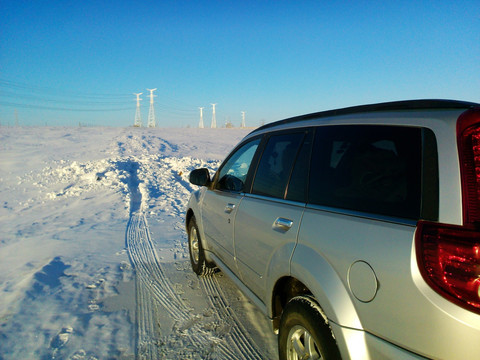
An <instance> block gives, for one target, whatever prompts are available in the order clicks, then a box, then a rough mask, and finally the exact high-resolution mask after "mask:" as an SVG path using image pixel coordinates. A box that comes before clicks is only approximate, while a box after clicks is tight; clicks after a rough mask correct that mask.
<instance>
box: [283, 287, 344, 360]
mask: <svg viewBox="0 0 480 360" xmlns="http://www.w3.org/2000/svg"><path fill="white" fill-rule="evenodd" d="M294 343H295V345H296V346H293V344H294ZM278 353H279V355H280V356H279V358H280V360H298V359H326V360H337V359H341V356H340V352H339V350H338V347H337V344H336V341H335V339H334V337H333V334H332V330H331V329H330V327H329V326H328V324H327V323H326V321H325V319H324V318H323V316H322V314H321V313H320V308H319V306H318V304H317V303H316V302H315V301H314V300H313V299H311V298H309V297H305V296H297V297H294V298H293V299H292V300H290V301H289V302H288V304H287V306H286V307H285V310H284V311H283V314H282V318H281V321H280V333H279V336H278ZM307 354H308V355H309V356H310V357H308V356H307Z"/></svg>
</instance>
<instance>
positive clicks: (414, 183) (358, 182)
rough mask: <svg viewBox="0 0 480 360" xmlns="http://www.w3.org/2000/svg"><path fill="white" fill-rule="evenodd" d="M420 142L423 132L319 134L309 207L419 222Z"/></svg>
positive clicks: (363, 129) (349, 129) (384, 129)
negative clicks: (416, 220)
mask: <svg viewBox="0 0 480 360" xmlns="http://www.w3.org/2000/svg"><path fill="white" fill-rule="evenodd" d="M421 138H422V137H421V129H419V128H408V127H398V126H373V125H364V126H325V127H319V128H317V129H316V135H315V143H314V150H313V158H312V166H311V176H310V188H309V202H311V203H313V204H318V205H325V206H330V207H336V208H344V209H351V210H356V211H361V212H368V213H374V214H381V215H387V216H395V217H403V218H410V219H418V218H419V216H420V188H421V171H420V170H421V154H422V152H421Z"/></svg>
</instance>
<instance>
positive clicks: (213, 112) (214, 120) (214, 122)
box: [210, 104, 217, 129]
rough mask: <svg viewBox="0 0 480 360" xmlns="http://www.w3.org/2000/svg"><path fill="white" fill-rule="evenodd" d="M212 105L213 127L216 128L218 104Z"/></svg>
mask: <svg viewBox="0 0 480 360" xmlns="http://www.w3.org/2000/svg"><path fill="white" fill-rule="evenodd" d="M210 105H212V125H211V128H212V129H214V128H216V127H217V119H216V118H215V105H217V104H210Z"/></svg>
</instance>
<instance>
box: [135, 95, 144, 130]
mask: <svg viewBox="0 0 480 360" xmlns="http://www.w3.org/2000/svg"><path fill="white" fill-rule="evenodd" d="M142 94H143V93H138V94H135V93H134V94H133V95H136V96H137V111H136V112H135V123H134V124H133V126H135V127H142V116H141V114H140V100H142V99H140V95H142Z"/></svg>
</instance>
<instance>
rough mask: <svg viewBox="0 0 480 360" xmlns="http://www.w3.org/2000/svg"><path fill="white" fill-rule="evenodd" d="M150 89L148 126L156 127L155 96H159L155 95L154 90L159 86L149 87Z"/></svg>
mask: <svg viewBox="0 0 480 360" xmlns="http://www.w3.org/2000/svg"><path fill="white" fill-rule="evenodd" d="M147 90H148V91H150V95H149V96H150V109H149V110H148V127H155V126H156V122H155V109H154V107H153V97H154V96H157V95H153V92H154V91H155V90H157V88H155V89H147Z"/></svg>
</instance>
